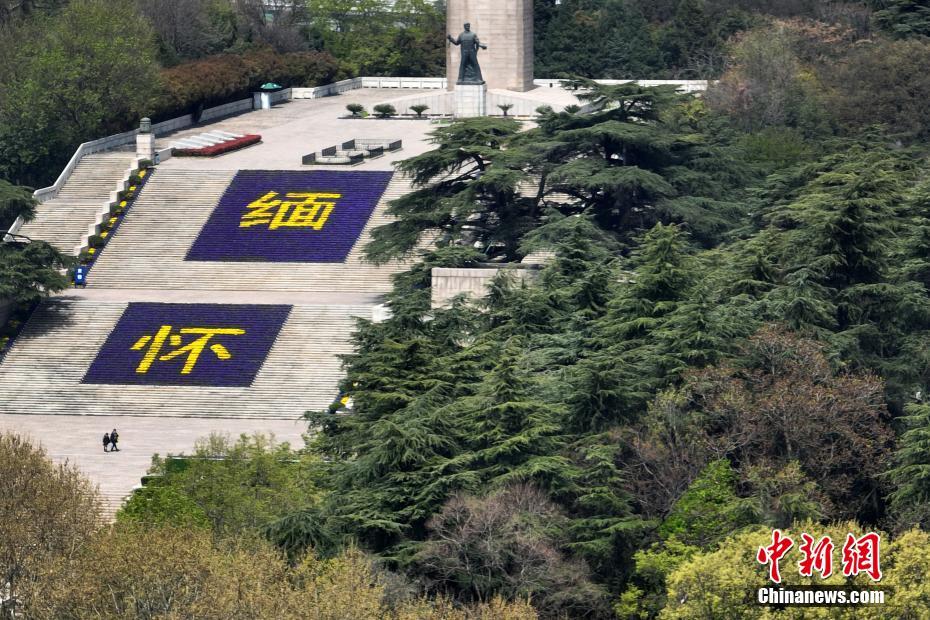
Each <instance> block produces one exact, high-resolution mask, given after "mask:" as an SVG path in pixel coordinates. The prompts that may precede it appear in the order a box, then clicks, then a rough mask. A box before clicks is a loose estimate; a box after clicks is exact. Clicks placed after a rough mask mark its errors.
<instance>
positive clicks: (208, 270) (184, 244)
mask: <svg viewBox="0 0 930 620" xmlns="http://www.w3.org/2000/svg"><path fill="white" fill-rule="evenodd" d="M235 172H236V171H233V170H227V171H213V170H178V169H163V170H158V171H157V172H156V173H155V174H153V175H152V177H151V178H150V179H149V181H148V183H147V184H146V186H145V189H144V190H143V191H142V193H141V194H140V196H139V198H138V199H137V200H136V202H135V204H134V205H133V207H132V209H130V211H129V212H128V214H127V215H126V217H125V219H124V221H123V222H122V223H121V224H120V227H119V230H118V231H117V234H116V235H114V237H113V239H112V240H111V241H110V243H109V244H108V245H107V247H106V248H105V249H104V251H103V252H102V254H101V256H100V258H99V259H98V261H97V263H96V264H95V265H94V267H93V269H92V271H91V274H90V277H89V278H88V286H89V287H92V288H96V287H99V288H156V289H201V290H202V289H210V290H232V291H271V290H274V291H305V292H322V291H328V292H332V291H340V292H345V293H385V292H388V291H389V290H390V288H391V276H392V275H393V274H394V273H397V272H398V271H401V270H403V269H405V268H406V266H405V265H404V264H403V263H400V262H397V263H391V264H388V265H384V266H380V267H376V266H374V265H371V264H369V263H366V262H365V261H364V260H363V258H362V249H363V247H364V245H365V243H367V242H368V240H369V239H370V235H371V230H372V229H373V228H374V227H377V226H380V225H382V224H385V223H388V222H389V221H390V218H388V217H387V216H386V215H385V213H384V211H385V209H386V208H387V203H388V202H389V201H390V200H393V199H395V198H398V197H400V196H402V195H403V194H405V193H407V192H409V191H410V184H409V182H408V181H407V180H406V179H404V178H402V177H400V176H399V175H395V176H394V178H393V179H392V180H391V182H390V183H389V184H388V187H387V189H386V191H385V193H384V195H383V196H382V197H381V200H380V201H379V203H378V206H377V207H376V208H375V211H374V212H373V214H372V216H371V218H370V219H369V221H368V223H367V225H366V226H365V228H364V230H363V231H362V233H361V235H360V236H359V239H358V241H357V242H356V243H355V245H354V246H353V248H352V250H351V252H350V253H349V255H348V257H347V258H346V261H345V263H332V264H324V263H274V262H206V261H203V262H201V261H186V260H184V259H185V256H186V255H187V252H188V250H189V249H190V247H191V245H192V244H193V243H194V241H195V240H196V239H197V236H198V234H199V233H200V230H201V229H202V228H203V226H204V224H205V223H206V221H207V219H208V218H209V216H210V214H211V213H212V211H213V209H214V208H215V207H216V205H217V204H218V202H219V200H220V197H221V196H222V195H223V193H224V192H225V190H226V187H227V186H228V184H229V182H230V181H231V180H232V178H233V176H235Z"/></svg>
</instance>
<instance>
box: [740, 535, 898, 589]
mask: <svg viewBox="0 0 930 620" xmlns="http://www.w3.org/2000/svg"><path fill="white" fill-rule="evenodd" d="M799 543H800V544H798V546H797V550H798V552H799V553H800V556H801V560H800V561H799V562H797V571H798V574H799V575H801V576H802V577H813V578H819V579H827V578H829V577H830V576H831V575H833V574H834V572H837V573H839V572H842V575H843V576H844V577H850V578H852V577H857V576H858V575H865V576H868V578H869V579H871V580H872V582H873V583H874V584H878V583H879V582H880V581H881V579H882V568H881V536H880V535H878V534H876V533H875V532H868V533H867V534H864V535H862V536H859V537H857V536H856V535H854V534H852V533H849V534H847V535H846V540H845V541H843V543H842V548H841V551H840V565H839V566H838V567H834V563H833V559H834V558H833V556H834V550H835V549H836V545H835V544H834V542H833V540H832V539H831V538H830V537H829V536H823V537H821V538H819V539H815V538H814V537H813V536H811V535H810V534H808V533H807V532H804V533H802V534H801V540H800V541H799ZM793 547H795V541H794V540H792V539H791V538H790V537H789V536H786V535H785V534H783V533H782V532H781V530H772V542H771V544H769V545H766V546H763V547H759V550H758V551H757V552H756V561H757V562H759V564H762V565H764V566H766V567H767V568H768V573H769V579H770V580H771V581H772V583H774V584H776V585H775V586H771V585H770V586H763V587H761V588H759V589H758V591H757V592H756V603H758V604H760V605H768V606H774V607H786V606H807V607H831V606H841V605H881V604H884V603H885V594H886V592H885V590H883V589H881V588H878V587H871V588H863V587H862V586H850V585H805V586H801V585H797V586H781V585H780V584H781V583H782V563H781V561H782V560H786V556H787V554H788V552H789V551H790V550H791V549H792V548H793ZM785 564H786V565H787V561H786V562H785Z"/></svg>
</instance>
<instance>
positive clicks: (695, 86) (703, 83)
mask: <svg viewBox="0 0 930 620" xmlns="http://www.w3.org/2000/svg"><path fill="white" fill-rule="evenodd" d="M566 81H567V80H560V79H541V80H533V84H535V85H536V86H539V87H541V88H555V87H557V86H561V84H562V82H566ZM594 81H595V82H597V83H598V84H605V85H608V86H612V85H616V84H629V83H630V82H636V83H637V84H639V85H640V86H669V85H672V86H677V87H678V90H679V91H681V92H683V93H694V92H701V91H705V90H707V86H708V84H710V82H709V81H708V80H594Z"/></svg>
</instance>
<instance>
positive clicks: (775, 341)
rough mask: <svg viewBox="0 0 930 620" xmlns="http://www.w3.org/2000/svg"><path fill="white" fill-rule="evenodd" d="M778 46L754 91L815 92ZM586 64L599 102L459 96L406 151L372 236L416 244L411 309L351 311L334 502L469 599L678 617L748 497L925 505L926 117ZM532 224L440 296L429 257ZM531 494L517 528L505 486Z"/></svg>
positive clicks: (357, 532)
mask: <svg viewBox="0 0 930 620" xmlns="http://www.w3.org/2000/svg"><path fill="white" fill-rule="evenodd" d="M765 32H766V31H765V30H763V31H760V33H762V34H758V35H757V36H758V37H759V39H758V40H757V41H755V42H749V41H750V39H749V38H746V39H743V41H744V42H747V43H745V44H746V45H750V46H755V45H759V46H760V47H759V48H758V49H755V48H753V49H749V48H746V49H745V50H744V51H745V52H746V54H747V55H746V58H747V60H746V62H745V65H744V69H741V70H746V71H748V70H749V69H747V68H746V67H749V66H750V65H753V63H755V62H756V59H759V58H762V57H764V56H765V54H766V52H765V50H766V49H769V48H767V47H766V45H768V44H769V43H772V42H771V41H767V40H766V39H765V34H764V33H765ZM773 45H774V46H775V49H778V48H781V49H783V50H786V51H787V52H789V53H790V54H791V57H792V58H793V59H794V60H793V62H795V63H796V64H795V65H792V66H793V68H792V67H789V72H788V73H786V74H785V79H783V80H770V81H769V82H768V83H766V84H764V88H763V92H765V91H766V90H768V91H772V92H776V93H781V94H782V95H785V98H784V99H783V101H784V102H786V103H788V104H791V105H795V104H798V100H797V97H799V96H800V97H802V99H803V98H804V97H807V96H808V95H807V94H805V93H808V91H807V90H805V87H804V83H803V79H802V78H799V77H798V74H799V73H800V72H801V71H802V68H801V67H802V66H803V65H804V63H805V62H806V61H805V60H804V58H805V55H804V51H803V49H802V47H800V44H799V43H797V40H796V39H794V38H792V37H787V38H785V39H783V40H775V42H774V43H773ZM752 70H753V71H755V70H756V69H755V68H753V69H752ZM799 80H800V81H799ZM576 86H577V87H578V89H579V93H580V94H581V96H582V98H583V100H584V101H586V102H588V103H590V104H591V107H590V111H587V112H580V111H574V112H563V113H559V114H556V113H552V112H548V113H545V114H543V115H542V116H541V117H540V118H539V119H538V123H537V126H535V127H531V128H525V127H520V126H519V125H518V124H517V123H516V122H515V121H513V120H511V119H504V118H484V119H474V120H464V121H460V122H456V123H453V124H451V125H449V126H443V127H440V128H438V129H437V130H435V131H434V134H433V136H434V143H435V147H436V148H435V149H434V150H432V151H429V152H427V153H424V154H422V155H417V156H415V157H413V158H411V159H408V160H406V161H405V162H403V163H402V164H401V165H400V167H401V169H402V170H404V171H405V172H407V173H409V174H410V175H412V177H413V179H414V181H415V183H416V189H415V191H414V192H413V193H411V194H409V195H407V196H405V197H403V198H401V199H398V200H396V201H395V202H394V203H393V204H392V206H391V210H392V211H393V213H394V214H395V215H396V216H397V220H396V221H395V222H393V223H391V224H388V225H386V226H384V227H382V228H380V229H378V230H377V231H376V232H375V239H374V241H373V242H372V243H371V244H370V245H369V247H368V248H367V251H368V253H369V256H370V257H371V258H372V259H374V260H376V261H384V260H388V259H390V258H392V257H396V256H401V255H417V256H419V258H420V260H421V262H420V263H419V264H417V265H416V266H415V267H414V268H413V269H412V270H410V271H409V272H407V273H404V274H401V275H400V276H399V277H398V278H397V280H396V282H395V287H394V291H393V293H392V294H391V295H390V296H389V298H388V304H389V306H390V307H391V309H392V311H393V315H392V317H391V318H390V319H388V320H387V321H385V322H382V323H378V324H373V323H369V322H366V321H362V322H361V323H360V324H359V328H358V331H357V333H356V340H355V342H356V345H357V350H356V353H354V354H353V355H350V356H348V357H347V358H346V370H347V375H346V379H345V381H344V382H343V385H342V389H343V391H344V392H346V393H348V394H350V395H351V397H352V403H353V406H352V408H351V411H346V410H343V409H341V408H340V407H339V406H338V405H334V407H333V408H332V409H331V411H327V412H317V413H313V414H311V415H310V416H309V419H310V421H311V425H312V426H313V427H316V428H319V429H320V430H321V434H320V435H319V437H318V438H317V439H316V440H315V441H314V442H313V444H312V446H311V448H312V449H313V450H314V451H317V452H319V453H321V454H322V455H323V457H324V458H325V459H326V460H327V462H328V463H329V465H328V467H327V469H326V472H325V474H324V475H323V476H322V478H321V481H320V484H321V485H322V489H323V499H322V503H321V505H320V509H319V512H318V513H317V516H318V519H319V522H320V523H322V524H323V526H324V528H325V529H326V530H327V531H328V532H330V533H331V536H332V537H333V538H334V539H335V540H338V539H340V538H341V539H345V540H357V541H359V542H360V543H361V544H362V545H363V546H364V547H365V548H367V549H369V550H371V551H373V552H375V553H377V554H379V555H380V556H381V557H382V558H384V560H385V561H387V562H389V563H390V564H391V565H392V566H395V567H397V568H399V569H402V570H404V571H405V572H406V573H407V574H409V575H411V576H414V577H416V578H417V579H418V580H420V581H421V582H422V583H424V584H426V585H427V587H429V588H431V589H433V590H435V591H437V592H444V593H448V594H451V595H453V596H454V597H456V598H457V599H458V600H461V601H470V600H475V599H480V598H482V597H484V596H486V593H487V592H490V591H496V592H507V593H512V592H515V591H523V592H535V593H537V594H536V595H535V596H534V601H536V606H537V609H538V610H539V611H540V613H541V615H542V616H543V617H558V616H559V614H567V615H569V616H570V617H592V618H600V617H604V618H607V617H611V616H612V614H620V615H621V617H626V616H627V615H633V616H638V617H651V616H655V615H659V614H669V617H677V616H675V614H679V615H684V616H685V617H687V616H688V614H689V613H692V612H691V611H688V609H691V608H690V607H688V606H687V605H684V604H682V603H680V601H681V600H683V599H682V596H683V595H679V593H680V592H684V591H685V590H683V588H684V589H688V588H699V584H691V583H690V581H688V580H689V577H688V575H691V574H695V573H694V572H690V573H687V574H686V573H683V572H682V571H683V570H684V569H683V568H681V567H682V566H683V565H685V564H686V563H689V562H696V561H700V562H703V561H705V559H704V558H705V556H706V557H710V556H711V554H713V553H715V552H716V550H718V549H720V548H722V545H724V544H726V543H725V541H726V540H727V538H728V537H732V536H738V535H739V534H738V533H739V532H742V531H744V530H747V528H750V529H751V528H752V527H753V526H762V527H765V528H774V527H778V528H789V527H792V526H796V525H797V524H799V523H808V522H812V523H815V525H814V526H809V527H813V528H815V529H816V528H821V529H823V528H825V527H826V524H828V523H832V522H838V521H848V520H855V521H856V522H857V523H859V524H862V525H861V526H860V525H856V526H855V527H856V528H858V529H857V530H856V531H858V530H859V529H862V528H867V527H868V528H875V527H887V528H889V529H893V530H894V531H896V532H901V531H904V530H907V529H908V528H911V527H913V526H915V525H917V526H921V525H924V524H925V523H926V515H927V512H926V508H925V507H926V502H927V493H928V491H927V489H926V488H925V487H926V480H925V478H926V476H925V470H926V469H927V467H930V455H928V454H927V451H926V449H925V447H926V446H925V445H924V444H925V443H926V441H925V435H926V428H925V427H926V426H927V416H926V415H925V414H926V412H925V411H924V409H925V408H926V407H925V406H924V405H913V404H911V403H913V401H914V400H915V398H916V399H921V398H922V396H921V395H922V394H925V393H926V389H927V381H928V376H930V375H928V371H930V365H928V362H930V357H928V356H927V354H926V351H927V349H928V346H927V345H928V336H930V330H928V328H930V323H928V320H930V314H928V313H927V310H926V309H927V308H928V307H930V288H928V287H930V277H928V275H930V271H928V267H927V259H926V253H927V247H928V246H927V241H926V239H927V234H928V233H927V223H926V222H927V217H928V215H930V212H928V211H927V207H928V205H930V202H928V200H927V196H928V194H927V185H926V182H925V180H924V177H925V174H926V170H927V160H926V150H925V148H924V145H923V144H922V143H921V141H920V138H919V133H915V132H909V133H908V134H907V135H908V142H909V144H908V145H907V146H905V145H904V144H902V143H901V142H900V141H897V140H896V138H897V136H899V135H901V133H900V132H898V130H897V128H894V127H888V128H884V129H882V128H869V127H860V128H859V129H856V127H857V125H856V124H855V123H849V124H847V123H844V122H835V119H834V120H827V121H823V119H830V116H831V114H830V111H829V110H828V109H826V107H825V106H826V105H827V103H828V101H829V99H828V98H822V97H820V96H810V98H808V99H803V100H802V101H801V102H800V103H801V104H802V106H803V107H795V108H791V109H789V108H785V110H788V112H787V113H782V112H778V113H765V114H760V115H758V116H752V117H751V122H748V123H747V122H745V120H746V118H747V117H746V116H745V115H744V114H743V112H744V111H743V110H739V109H735V110H734V109H730V108H728V107H727V106H726V105H723V104H721V103H719V102H720V101H725V99H721V100H714V99H713V97H709V98H708V99H709V101H707V102H702V101H699V100H695V99H692V98H689V97H682V96H679V95H676V94H674V93H673V92H671V91H669V90H666V89H663V88H641V87H638V86H633V85H624V86H602V85H597V84H594V83H591V82H587V81H583V80H582V81H578V82H577V83H576ZM786 88H787V89H788V90H787V91H784V89H786ZM786 93H787V94H786ZM831 96H834V97H835V96H839V95H837V94H836V93H831ZM783 111H784V110H783ZM751 113H752V114H755V112H754V111H752V112H751ZM817 119H820V120H817ZM521 129H522V131H521ZM831 134H832V135H831ZM804 136H807V138H806V139H805V138H804ZM810 136H817V138H816V141H814V140H812V139H811V138H810ZM783 137H786V138H787V140H785V141H782V138H783ZM792 141H794V143H792ZM424 239H428V240H430V241H431V242H432V243H431V245H430V249H428V250H427V251H425V252H424V253H421V254H417V253H418V252H420V250H418V249H417V248H419V247H420V244H421V243H423V241H424ZM540 250H544V251H549V252H552V253H554V258H553V259H552V260H551V261H550V262H549V263H548V264H547V265H546V266H545V267H544V268H542V269H541V270H538V271H535V270H525V269H523V270H517V269H512V270H503V271H502V273H501V275H500V276H498V278H497V279H496V280H495V281H494V282H493V283H492V285H491V286H490V289H489V292H488V295H487V296H486V297H485V298H484V299H481V300H474V301H471V302H469V301H466V300H461V301H458V302H455V303H452V304H451V305H447V306H444V307H440V308H431V307H430V289H429V286H430V278H429V273H430V269H432V268H433V267H437V266H455V267H461V266H465V267H467V266H471V265H476V264H478V263H482V262H487V261H493V262H511V261H516V260H520V259H521V258H523V257H525V256H527V255H528V254H530V253H532V252H536V251H540ZM527 273H528V274H529V275H528V276H526V277H523V276H522V274H527ZM508 274H509V275H508ZM518 276H519V277H518ZM905 411H906V412H907V413H908V416H907V417H906V418H903V419H902V422H904V423H905V425H904V426H905V427H904V428H902V430H905V431H906V432H904V434H903V435H901V436H900V442H899V443H898V444H897V445H896V441H895V426H896V424H895V418H896V416H900V415H901V414H902V412H905ZM521 485H522V486H521ZM517 489H519V490H517ZM539 494H541V495H539ZM527 496H530V497H538V499H535V500H533V501H532V502H531V503H532V505H533V506H534V507H535V508H537V509H535V510H527V511H526V512H521V510H523V509H520V510H517V509H516V508H515V509H514V511H515V512H516V514H518V515H520V516H519V523H520V524H521V527H520V529H517V530H513V531H512V530H511V529H510V528H512V527H514V525H513V522H512V521H508V520H507V519H506V518H504V517H503V516H502V515H501V514H500V505H501V504H506V505H509V506H521V505H523V504H522V503H521V502H523V501H525V500H524V499H523V498H524V497H527ZM482 528H485V529H482ZM482 532H484V534H482ZM490 532H494V536H491V534H490ZM527 536H529V537H531V538H532V539H533V540H534V541H535V544H536V547H534V550H535V551H536V552H538V553H542V551H540V550H542V549H549V551H548V552H547V554H546V556H545V557H546V558H547V560H546V561H547V562H549V564H547V566H548V567H549V570H548V572H547V574H548V575H549V576H550V577H551V579H549V580H545V579H542V578H540V577H538V576H537V575H536V574H535V573H533V572H532V570H530V569H527V570H525V571H522V572H519V574H520V575H521V577H525V579H522V578H521V579H515V578H514V576H513V573H512V572H510V571H511V570H516V567H520V566H523V563H524V562H526V563H528V564H531V565H533V566H539V562H541V560H537V561H536V562H537V563H536V564H533V559H532V558H534V557H535V556H534V555H533V553H532V552H530V551H529V550H528V548H527V544H526V542H525V541H526V537H527ZM477 539H480V540H482V541H485V542H486V543H487V544H486V546H481V545H477V543H476V542H475V541H476V540H477ZM732 561H734V562H735V560H732ZM746 564H747V566H746V570H751V571H755V570H757V569H756V568H755V566H754V565H753V564H752V562H751V561H749V560H747V563H746ZM478 566H481V567H483V568H481V569H480V570H479V569H477V568H476V567H478ZM702 566H703V565H702ZM465 567H470V568H465ZM741 570H742V569H741ZM476 571H477V573H476ZM476 574H480V575H481V576H482V577H481V579H478V578H477V577H476ZM741 574H742V573H741ZM734 583H735V582H734ZM744 583H745V582H744ZM715 587H716V586H715ZM728 587H729V586H728ZM520 588H522V590H520ZM688 591H689V592H690V591H691V590H688ZM695 591H697V590H695ZM604 592H607V593H609V594H610V596H609V598H604V596H603V595H602V593H604ZM722 592H724V594H725V595H727V596H729V594H727V592H729V591H728V590H723V591H722ZM689 596H698V595H697V594H694V595H689ZM700 596H705V595H703V594H702V595H700ZM706 596H712V595H710V594H708V595H706ZM673 597H674V600H675V601H679V602H676V603H674V604H673V603H672V602H671V601H673ZM740 597H742V593H740ZM699 600H701V601H703V600H704V599H699ZM740 600H741V598H740ZM696 604H698V603H696ZM723 604H724V605H731V604H732V605H737V606H738V605H741V604H742V603H741V602H735V601H732V600H729V601H724V603H723ZM686 607H687V609H685V608H686ZM679 608H680V609H679ZM641 614H644V615H642V616H640V615H641ZM884 617H891V616H887V615H886V616H884Z"/></svg>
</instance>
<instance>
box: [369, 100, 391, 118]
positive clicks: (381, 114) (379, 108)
mask: <svg viewBox="0 0 930 620" xmlns="http://www.w3.org/2000/svg"><path fill="white" fill-rule="evenodd" d="M372 109H373V110H374V111H375V114H377V115H378V118H389V117H391V116H396V115H397V110H396V109H395V108H394V106H392V105H391V104H390V103H379V104H378V105H376V106H375V107H374V108H372Z"/></svg>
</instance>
